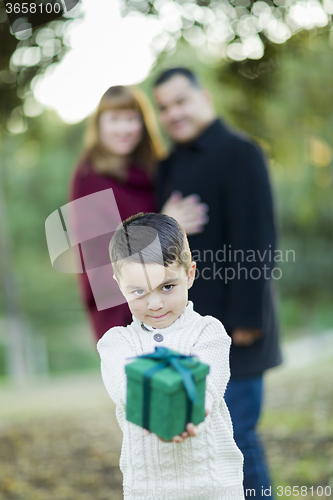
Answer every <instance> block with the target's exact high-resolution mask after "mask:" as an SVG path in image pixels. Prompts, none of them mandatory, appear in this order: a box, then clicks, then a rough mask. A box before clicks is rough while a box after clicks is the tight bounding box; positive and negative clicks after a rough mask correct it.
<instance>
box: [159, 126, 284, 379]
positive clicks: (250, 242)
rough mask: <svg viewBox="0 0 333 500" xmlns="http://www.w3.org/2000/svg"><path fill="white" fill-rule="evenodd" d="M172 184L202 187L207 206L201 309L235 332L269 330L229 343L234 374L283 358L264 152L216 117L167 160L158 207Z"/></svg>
mask: <svg viewBox="0 0 333 500" xmlns="http://www.w3.org/2000/svg"><path fill="white" fill-rule="evenodd" d="M173 190H179V191H181V192H182V194H183V196H187V195H189V194H192V193H197V194H198V195H199V196H200V198H201V201H202V202H204V203H207V205H208V206H209V213H208V214H209V222H208V223H207V225H206V226H205V229H204V231H203V232H202V233H200V234H196V235H193V236H190V237H189V238H188V239H189V244H190V248H191V251H192V256H193V260H195V261H196V262H197V270H198V271H197V277H196V280H195V282H194V284H193V287H192V288H191V289H190V290H189V298H190V299H191V300H192V301H193V303H194V308H195V310H196V311H197V312H199V313H200V314H202V315H207V314H209V315H212V316H215V317H216V318H218V319H219V320H220V321H221V322H222V323H223V324H224V326H225V328H226V330H227V332H228V333H229V334H230V333H231V330H232V329H233V328H237V327H243V328H261V329H262V331H263V336H262V338H261V339H259V340H257V341H256V342H255V343H254V344H252V345H251V346H249V347H236V346H234V345H232V346H231V354H230V366H231V375H232V376H233V377H235V376H244V375H255V374H260V373H262V372H263V371H264V370H266V369H267V368H271V367H273V366H276V365H278V364H280V363H281V353H280V349H279V328H278V322H277V316H276V307H275V299H274V291H273V284H274V283H273V282H274V279H269V278H270V277H271V271H272V269H273V268H274V250H275V247H276V224H275V218H274V209H273V200H272V191H271V186H270V181H269V177H268V172H267V167H266V163H265V159H264V156H263V154H262V151H261V150H260V148H259V147H258V146H257V145H256V144H255V143H254V142H252V140H251V139H249V138H247V137H246V136H243V135H241V134H239V133H236V132H235V131H232V130H231V129H229V128H228V127H227V126H226V125H225V124H224V123H223V122H222V121H221V120H219V119H217V120H216V121H214V122H213V123H212V124H211V125H210V126H209V127H208V128H207V129H206V130H205V131H204V132H203V134H202V135H201V136H200V137H199V138H198V139H196V140H195V141H193V142H192V143H190V144H187V145H178V146H176V147H175V149H174V150H173V152H172V153H171V155H170V156H169V157H168V158H167V159H166V160H164V161H163V162H161V165H160V170H159V175H158V177H157V181H156V192H157V199H158V204H159V207H160V208H161V207H162V205H163V204H164V203H165V201H166V200H167V199H168V197H169V196H170V194H171V192H172V191H173ZM229 250H231V251H232V253H231V255H230V254H229ZM235 250H239V252H237V253H236V255H235V254H234V251H235ZM265 251H266V253H265ZM242 252H243V253H242ZM258 252H259V253H258ZM254 258H255V260H254V261H251V262H250V260H253V259H254ZM264 266H266V268H264ZM226 268H228V269H226ZM254 268H257V269H254ZM276 271H278V270H276ZM250 272H251V273H252V274H251V275H250ZM233 273H235V277H234V278H233V279H231V278H232V277H233ZM251 276H252V278H251ZM274 276H279V273H278V272H276V274H274ZM229 278H230V279H229ZM266 278H267V279H266Z"/></svg>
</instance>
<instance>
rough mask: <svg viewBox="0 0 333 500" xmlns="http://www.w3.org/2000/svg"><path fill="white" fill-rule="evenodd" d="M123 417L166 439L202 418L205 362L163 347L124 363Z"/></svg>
mask: <svg viewBox="0 0 333 500" xmlns="http://www.w3.org/2000/svg"><path fill="white" fill-rule="evenodd" d="M125 371H126V375H127V402H126V418H127V420H128V421H129V422H133V423H134V424H137V425H140V426H141V427H143V428H144V429H148V430H150V431H151V432H153V433H155V434H157V435H158V436H160V437H161V438H163V439H165V440H166V441H169V440H170V439H171V438H172V437H173V436H176V435H178V434H181V433H182V432H184V431H185V430H186V424H187V423H188V422H193V424H194V425H197V424H199V423H200V422H202V421H203V420H204V418H205V389H206V376H207V374H208V373H209V366H208V365H206V364H204V363H201V362H200V361H199V360H198V359H197V358H196V357H194V356H186V355H185V354H180V353H178V352H176V351H173V350H171V349H167V348H165V347H155V352H152V353H149V354H144V355H142V356H138V357H136V358H135V360H134V361H133V362H132V363H129V364H127V365H126V366H125Z"/></svg>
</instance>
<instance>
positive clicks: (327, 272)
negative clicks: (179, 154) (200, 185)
mask: <svg viewBox="0 0 333 500" xmlns="http://www.w3.org/2000/svg"><path fill="white" fill-rule="evenodd" d="M332 15H333V1H332V0H323V1H322V2H320V1H317V0H276V1H274V2H273V1H271V0H266V1H253V0H233V1H232V2H229V1H224V0H219V1H209V0H197V1H183V0H175V1H173V0H155V1H148V0H142V1H141V0H99V2H98V5H97V4H96V2H93V0H82V1H81V2H80V3H79V4H78V6H77V7H75V8H74V9H72V10H71V11H70V12H69V13H68V14H65V15H63V16H62V17H59V18H57V19H56V20H53V21H51V22H49V23H47V24H44V25H42V26H38V27H35V28H33V29H27V30H25V31H21V32H18V33H15V34H13V32H12V31H11V29H10V25H9V22H8V19H7V14H6V9H5V5H4V2H3V1H0V168H1V170H0V251H1V253H0V277H1V295H0V300H1V302H0V399H1V403H0V499H21V498H22V499H25V500H26V499H33V500H39V499H41V500H47V499H48V498H50V499H51V498H52V500H53V499H57V500H58V499H59V500H61V499H66V500H69V499H73V500H74V499H75V500H80V499H85V498H91V497H92V495H93V498H94V499H96V500H102V499H109V498H112V499H115V500H117V499H118V498H122V496H121V491H122V489H121V480H122V479H121V474H120V472H119V470H118V461H119V446H120V443H121V433H120V430H119V428H118V427H117V424H116V420H115V418H114V410H113V404H112V402H111V401H109V398H108V396H107V395H106V392H105V391H104V387H103V386H102V382H101V377H100V373H99V358H98V355H97V353H96V349H95V344H94V338H93V334H92V331H91V330H90V326H89V324H88V321H87V318H86V316H85V313H84V310H83V308H82V305H81V302H80V297H79V292H78V286H77V280H78V277H77V276H75V275H69V274H61V273H58V272H56V271H55V270H54V269H53V268H52V266H51V262H50V258H49V254H48V249H47V244H46V239H45V226H44V224H45V219H46V218H47V217H48V216H49V215H50V214H51V213H52V212H53V211H55V210H57V209H58V208H59V207H61V206H62V205H64V204H66V203H67V202H68V185H69V181H70V177H71V174H72V171H73V169H74V166H75V164H76V162H77V161H78V157H79V154H80V152H81V149H82V144H83V133H84V130H85V127H86V120H87V117H88V116H89V115H90V114H91V113H92V111H93V110H94V107H95V106H96V105H97V103H98V101H99V99H100V97H101V95H102V94H103V93H104V91H105V90H106V89H107V88H108V87H109V86H111V85H117V84H125V85H127V84H138V85H139V86H140V87H141V88H142V89H143V90H144V91H145V92H146V94H147V95H148V96H151V88H152V82H153V80H154V77H155V76H156V75H157V73H159V72H160V71H161V69H164V68H167V67H171V66H175V65H186V66H188V67H190V68H191V69H193V70H195V71H196V72H197V73H198V74H199V77H200V79H201V81H202V83H203V84H204V85H205V86H206V87H207V88H208V89H209V90H210V91H211V93H212V95H213V99H214V103H215V106H216V109H217V111H218V113H219V114H220V116H221V117H223V118H225V119H226V121H227V122H229V123H230V124H231V125H233V126H234V127H236V128H238V129H241V130H243V131H245V132H246V133H248V134H249V135H251V136H252V137H254V138H255V140H256V141H258V143H259V144H260V145H261V147H262V148H263V149H264V150H265V152H266V155H267V157H268V158H269V167H270V173H271V178H272V182H273V187H274V191H275V199H276V206H277V214H278V224H279V228H280V241H279V248H280V249H281V250H283V255H284V256H285V255H286V254H285V250H294V252H295V260H294V259H292V258H291V254H289V255H290V258H289V261H288V262H283V261H282V262H279V263H278V264H277V265H278V266H279V267H280V268H281V269H282V277H281V279H280V280H277V282H276V283H277V285H278V288H279V295H280V318H281V324H282V338H283V349H284V353H285V363H284V365H283V366H282V367H280V368H277V369H275V370H272V372H271V373H269V374H268V376H267V401H266V408H265V412H264V415H263V418H262V422H261V429H262V433H263V437H264V439H265V441H266V444H267V453H268V459H269V462H270V464H271V468H272V476H273V480H274V486H275V488H276V487H277V486H278V485H280V486H283V488H285V486H288V485H289V486H291V488H292V487H293V486H294V485H300V486H302V485H304V487H306V488H307V490H306V491H305V490H304V493H305V494H304V495H303V497H304V498H316V497H320V496H321V495H322V496H324V497H325V495H326V497H328V496H329V495H328V493H329V490H328V489H327V488H332V490H333V453H332V451H333V418H332V414H333V413H332V410H333V389H332V384H331V381H332V379H333V365H332V360H333V308H332V296H333V262H332V248H333V202H332V200H333V144H332V130H333V84H332V82H333V64H332V61H333V29H332ZM311 487H313V489H312V490H311V489H310V488H311ZM320 487H323V488H324V489H323V492H322V494H321V490H320ZM325 487H326V490H325ZM318 488H319V490H318ZM311 491H312V492H311ZM287 496H288V490H287V491H285V490H283V495H282V496H281V498H284V497H287Z"/></svg>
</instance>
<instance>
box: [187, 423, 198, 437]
mask: <svg viewBox="0 0 333 500" xmlns="http://www.w3.org/2000/svg"><path fill="white" fill-rule="evenodd" d="M186 428H187V432H188V434H189V436H192V437H193V436H196V435H197V427H196V426H195V425H194V424H192V423H189V424H187V426H186Z"/></svg>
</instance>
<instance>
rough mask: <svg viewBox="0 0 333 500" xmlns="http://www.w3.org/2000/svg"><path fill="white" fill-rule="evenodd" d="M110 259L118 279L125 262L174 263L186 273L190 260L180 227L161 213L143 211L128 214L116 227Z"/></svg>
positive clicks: (188, 248)
mask: <svg viewBox="0 0 333 500" xmlns="http://www.w3.org/2000/svg"><path fill="white" fill-rule="evenodd" d="M109 251H110V259H111V263H112V267H113V271H114V274H115V276H116V278H118V276H119V274H120V269H121V267H122V265H123V264H124V259H126V262H139V263H142V264H152V263H157V264H161V265H164V266H165V267H167V266H168V265H169V264H172V263H173V262H176V263H177V264H179V265H181V266H183V267H184V268H185V270H186V274H188V272H189V269H190V263H191V260H192V256H191V251H190V247H189V244H188V240H187V236H186V233H185V231H184V229H183V228H182V227H181V226H180V225H179V224H178V222H177V221H176V220H175V219H173V218H172V217H169V216H168V215H165V214H155V213H143V212H140V213H138V214H136V215H132V216H131V217H129V218H128V219H126V220H125V221H124V222H122V224H121V225H119V226H118V228H117V229H116V231H115V233H114V235H113V236H112V238H111V242H110V246H109Z"/></svg>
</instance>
